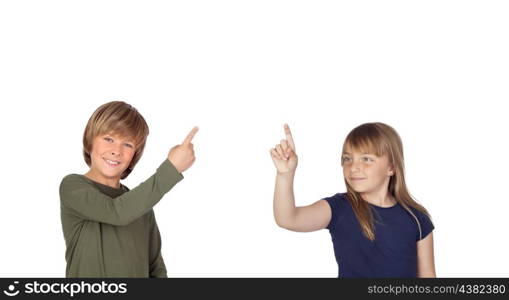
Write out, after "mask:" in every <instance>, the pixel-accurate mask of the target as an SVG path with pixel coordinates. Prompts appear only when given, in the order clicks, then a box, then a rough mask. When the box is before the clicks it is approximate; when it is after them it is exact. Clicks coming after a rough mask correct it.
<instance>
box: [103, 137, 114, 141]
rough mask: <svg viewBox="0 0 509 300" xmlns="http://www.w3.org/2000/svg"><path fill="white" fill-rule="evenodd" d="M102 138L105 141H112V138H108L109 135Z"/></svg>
mask: <svg viewBox="0 0 509 300" xmlns="http://www.w3.org/2000/svg"><path fill="white" fill-rule="evenodd" d="M104 140H105V141H107V142H113V139H112V138H110V137H105V138H104Z"/></svg>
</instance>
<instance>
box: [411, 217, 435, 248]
mask: <svg viewBox="0 0 509 300" xmlns="http://www.w3.org/2000/svg"><path fill="white" fill-rule="evenodd" d="M413 211H414V213H415V216H416V217H417V220H419V223H420V225H421V236H419V232H417V237H416V240H417V241H420V240H422V239H424V238H425V237H427V236H428V234H430V233H431V232H432V231H433V229H435V226H434V225H433V222H431V219H430V218H429V217H428V216H427V215H426V214H424V213H423V212H421V211H419V210H417V209H413Z"/></svg>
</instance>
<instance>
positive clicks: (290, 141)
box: [285, 123, 295, 152]
mask: <svg viewBox="0 0 509 300" xmlns="http://www.w3.org/2000/svg"><path fill="white" fill-rule="evenodd" d="M285 135H286V140H287V141H288V145H289V146H290V148H292V150H293V151H294V152H295V143H294V142H293V137H292V132H291V131H290V126H288V124H286V123H285Z"/></svg>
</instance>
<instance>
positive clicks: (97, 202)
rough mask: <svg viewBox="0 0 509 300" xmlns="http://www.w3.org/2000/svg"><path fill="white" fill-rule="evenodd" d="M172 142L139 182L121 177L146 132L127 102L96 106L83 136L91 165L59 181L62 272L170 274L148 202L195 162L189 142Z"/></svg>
mask: <svg viewBox="0 0 509 300" xmlns="http://www.w3.org/2000/svg"><path fill="white" fill-rule="evenodd" d="M197 130H198V128H196V127H195V128H193V130H192V131H191V132H190V133H189V135H188V136H187V137H186V139H185V140H184V142H183V143H182V144H181V145H177V146H175V147H173V148H172V149H171V150H170V152H169V154H168V157H167V158H166V159H165V160H164V161H163V162H162V164H161V165H160V166H159V167H158V168H157V171H156V172H155V173H154V174H153V175H152V176H151V177H150V178H148V179H147V180H146V181H144V182H143V183H141V184H140V185H138V186H137V187H136V188H134V189H132V190H129V189H128V188H127V187H126V186H124V185H122V184H121V183H120V179H125V178H126V177H127V176H128V175H129V174H130V173H131V172H132V171H133V169H134V167H135V165H136V163H137V162H138V161H139V159H140V157H141V155H142V153H143V149H144V147H145V142H146V139H147V136H148V133H149V129H148V126H147V123H146V122H145V120H144V118H143V116H142V115H141V114H140V113H139V112H138V111H137V110H136V109H135V108H134V107H132V106H131V105H129V104H127V103H125V102H120V101H114V102H109V103H106V104H104V105H102V106H100V107H99V108H98V109H97V110H96V111H95V112H94V113H93V115H92V116H91V117H90V119H89V121H88V124H87V126H86V129H85V132H84V135H83V155H84V158H85V162H86V163H87V165H88V166H89V167H90V170H89V171H88V172H87V173H85V174H83V175H81V174H70V175H67V176H65V177H64V178H63V180H62V182H61V184H60V207H61V219H62V229H63V232H64V238H65V242H66V246H67V249H66V253H65V258H66V261H67V268H66V276H67V277H167V273H166V267H165V265H164V260H163V257H162V255H161V236H160V234H159V229H158V227H157V222H156V219H155V216H154V211H153V210H152V207H153V206H154V205H156V204H157V202H159V200H161V198H162V197H163V196H164V195H165V194H166V193H167V192H168V191H169V190H170V189H171V188H172V187H173V186H174V185H175V184H177V183H178V182H179V181H180V180H182V179H183V176H182V172H184V171H185V170H186V169H188V168H189V167H190V166H191V165H192V164H193V162H194V160H195V156H194V150H193V144H192V143H191V140H192V138H193V136H194V135H195V134H196V131H197Z"/></svg>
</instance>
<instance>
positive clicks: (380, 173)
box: [341, 148, 393, 193]
mask: <svg viewBox="0 0 509 300" xmlns="http://www.w3.org/2000/svg"><path fill="white" fill-rule="evenodd" d="M341 161H342V166H343V175H344V176H345V179H346V181H347V182H348V184H349V185H350V186H351V187H352V189H353V190H354V191H356V192H358V193H371V192H376V191H379V190H380V189H386V188H387V186H388V184H389V180H390V176H391V175H392V174H393V171H392V167H391V165H390V163H389V159H388V157H387V155H384V156H377V155H375V154H373V153H363V152H358V151H352V150H351V149H348V148H347V149H346V151H345V153H343V155H342V158H341Z"/></svg>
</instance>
